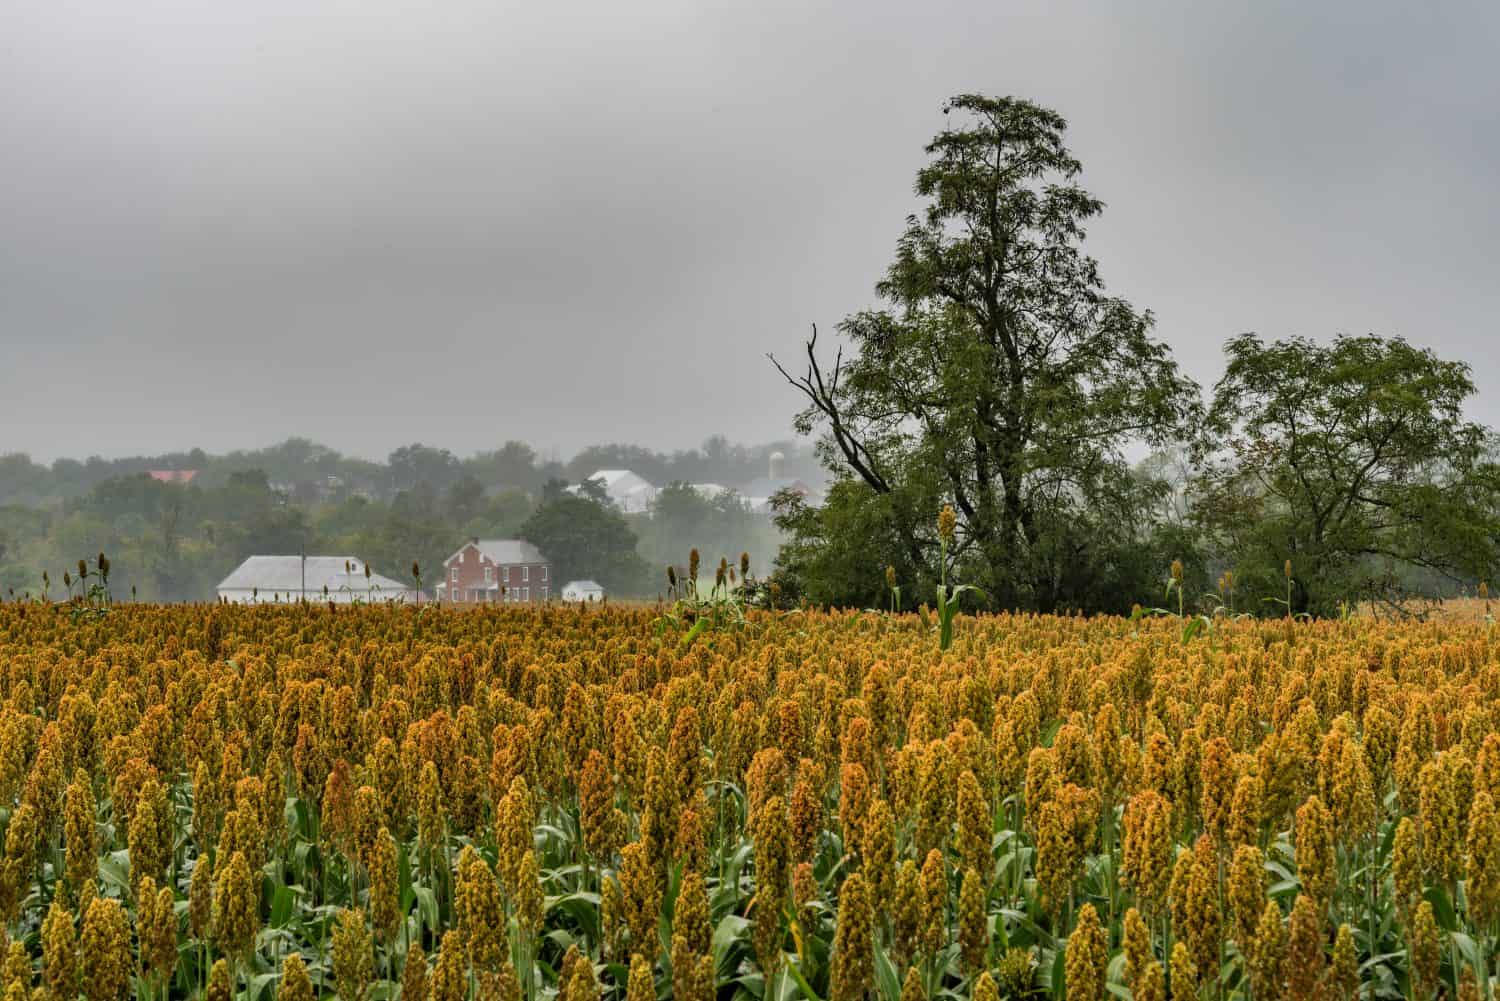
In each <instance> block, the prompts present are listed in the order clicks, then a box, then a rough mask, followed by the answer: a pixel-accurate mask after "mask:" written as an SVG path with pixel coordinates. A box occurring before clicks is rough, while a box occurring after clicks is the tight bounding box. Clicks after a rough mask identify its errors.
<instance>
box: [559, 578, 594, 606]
mask: <svg viewBox="0 0 1500 1001" xmlns="http://www.w3.org/2000/svg"><path fill="white" fill-rule="evenodd" d="M562 599H563V601H603V600H604V587H603V586H602V585H601V584H600V583H599V582H598V581H594V580H570V581H568V583H567V586H566V587H564V588H563V589H562Z"/></svg>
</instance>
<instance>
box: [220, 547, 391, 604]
mask: <svg viewBox="0 0 1500 1001" xmlns="http://www.w3.org/2000/svg"><path fill="white" fill-rule="evenodd" d="M367 570H368V567H367V566H366V564H365V563H364V561H363V560H359V559H356V558H355V557H353V556H306V557H304V556H252V557H250V558H249V559H247V560H246V561H245V562H243V563H241V564H240V565H239V566H238V567H236V568H235V571H234V572H233V573H231V574H230V575H229V576H228V577H225V578H224V579H223V580H222V581H220V582H219V587H218V594H219V597H220V598H222V599H223V600H225V601H227V602H230V603H231V604H235V605H265V604H275V603H277V602H283V603H285V602H295V601H298V600H300V599H301V598H304V597H305V598H306V599H307V600H308V601H332V602H335V603H337V604H340V605H349V604H353V603H354V602H389V601H399V602H408V601H416V600H417V592H416V591H415V590H413V589H412V588H410V587H407V586H406V585H405V584H402V583H401V582H400V581H394V580H391V579H390V578H389V577H382V576H381V575H380V574H378V573H373V572H371V573H368V574H367V573H366V571H367Z"/></svg>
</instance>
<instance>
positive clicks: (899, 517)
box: [777, 94, 1200, 610]
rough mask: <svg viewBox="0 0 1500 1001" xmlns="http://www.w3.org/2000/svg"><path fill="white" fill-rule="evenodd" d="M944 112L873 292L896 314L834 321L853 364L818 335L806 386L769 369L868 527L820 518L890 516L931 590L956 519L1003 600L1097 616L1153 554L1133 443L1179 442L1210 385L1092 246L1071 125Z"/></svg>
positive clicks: (1151, 487)
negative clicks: (1112, 277) (1125, 556)
mask: <svg viewBox="0 0 1500 1001" xmlns="http://www.w3.org/2000/svg"><path fill="white" fill-rule="evenodd" d="M944 113H945V114H946V115H949V116H951V124H950V126H949V127H948V128H946V129H944V130H943V131H942V132H941V133H939V134H938V135H937V136H936V137H935V138H934V139H933V140H932V141H931V142H930V143H929V144H928V145H927V147H926V152H927V155H928V158H929V159H928V163H927V164H926V165H925V166H924V167H923V168H922V169H921V170H920V171H919V172H918V174H917V182H916V191H917V194H918V195H919V196H921V197H922V198H923V199H925V202H926V203H925V206H924V207H923V209H922V211H921V212H920V213H919V214H916V215H913V216H911V217H909V218H908V220H907V224H906V228H905V231H904V233H903V234H902V236H901V237H900V239H899V240H898V241H897V245H896V254H895V260H894V261H893V262H892V264H891V265H890V267H889V268H888V269H887V271H886V274H885V277H884V279H883V280H881V281H880V282H879V284H878V285H877V286H876V291H877V293H878V295H879V297H880V299H881V300H882V301H883V303H884V306H883V308H878V309H873V310H868V311H865V312H860V313H856V314H854V315H853V316H850V317H849V318H847V319H846V320H844V322H843V323H842V324H841V325H840V327H839V330H840V333H841V334H842V335H843V337H844V339H845V340H846V341H847V342H848V345H849V348H850V350H849V352H848V353H847V354H846V353H845V351H844V349H842V348H840V349H839V351H838V352H837V353H836V354H835V356H834V358H833V360H832V361H831V362H829V361H827V360H825V359H823V358H821V357H820V356H819V352H818V344H817V332H816V330H814V334H813V337H812V339H811V340H809V341H808V343H807V345H806V354H807V367H806V369H805V371H804V372H803V373H802V374H800V375H796V376H794V375H792V374H791V373H790V372H788V371H787V370H786V368H785V367H783V366H781V365H780V364H779V363H778V365H777V367H778V369H780V370H781V372H782V374H783V375H784V376H785V377H786V378H787V379H788V381H790V382H791V383H792V384H793V385H794V386H796V387H797V388H798V389H799V390H801V391H802V393H803V394H804V395H805V397H806V399H807V407H806V409H805V410H804V411H803V412H802V414H801V415H800V416H799V418H798V428H799V430H800V431H802V432H803V433H812V432H814V431H818V432H821V435H822V437H821V448H822V454H823V456H824V458H825V461H826V462H827V464H828V465H829V467H830V468H831V469H832V470H833V471H834V472H835V473H836V475H838V476H841V477H843V478H845V479H847V480H849V481H852V482H853V483H855V484H858V485H859V486H858V488H857V489H854V488H848V487H846V488H844V489H841V490H835V491H833V492H832V493H831V494H830V504H831V505H838V504H840V503H843V504H848V505H851V506H853V507H857V509H858V511H859V514H858V515H857V516H853V513H852V512H851V517H847V518H846V517H843V516H842V515H841V514H839V513H838V512H835V511H826V512H825V513H824V516H825V517H827V518H828V519H830V523H831V524H832V523H843V524H860V523H864V522H866V521H867V520H868V519H870V518H872V517H878V519H879V520H881V521H882V523H883V524H885V525H886V526H887V527H888V532H886V533H881V534H882V535H887V534H888V536H889V542H890V546H891V548H890V550H889V551H887V552H884V553H881V554H880V558H881V559H884V560H887V561H888V562H889V563H891V564H893V565H896V566H897V567H898V570H903V571H904V572H905V573H906V574H909V575H911V577H915V578H917V579H926V580H930V579H931V578H932V577H933V576H934V575H935V572H936V567H935V562H936V549H937V547H936V539H935V531H934V528H933V524H932V521H933V517H934V514H935V512H936V511H937V510H938V508H939V507H941V506H942V504H944V503H952V504H953V506H954V507H955V508H956V509H957V511H958V514H959V518H960V525H959V532H958V542H957V544H956V545H955V546H954V547H953V550H952V557H953V559H954V560H955V561H956V562H958V563H960V564H962V565H964V566H965V568H966V574H967V579H969V580H973V581H974V582H976V583H978V584H979V585H980V586H981V587H982V588H984V590H985V592H986V593H987V594H988V595H989V597H990V599H991V600H992V601H993V602H994V603H996V604H998V605H1001V606H1006V607H1023V608H1036V609H1042V610H1051V609H1057V608H1063V607H1089V605H1090V604H1091V602H1092V599H1091V598H1090V596H1089V594H1090V592H1092V591H1094V590H1095V589H1096V588H1097V586H1098V585H1099V584H1101V583H1104V582H1105V581H1106V580H1107V579H1108V578H1109V577H1110V576H1111V575H1113V574H1115V573H1117V572H1118V571H1119V569H1120V565H1119V559H1118V557H1119V555H1120V553H1121V552H1122V551H1124V550H1127V549H1130V548H1132V547H1138V546H1140V545H1142V544H1147V543H1148V542H1149V536H1150V532H1151V526H1150V523H1149V519H1148V518H1147V517H1146V514H1147V512H1148V510H1149V508H1150V506H1151V505H1152V503H1154V497H1155V495H1156V494H1157V493H1159V490H1160V487H1159V485H1158V484H1154V483H1152V482H1150V481H1146V480H1143V479H1142V478H1141V477H1139V476H1136V475H1134V474H1133V473H1132V472H1131V470H1130V468H1129V466H1128V464H1127V463H1126V462H1125V448H1126V445H1127V443H1129V442H1130V441H1132V440H1136V441H1145V442H1148V443H1152V444H1163V443H1167V442H1169V441H1172V440H1174V439H1175V438H1177V437H1178V436H1180V435H1181V434H1182V433H1183V430H1184V428H1186V427H1187V426H1189V425H1190V424H1191V423H1192V422H1193V421H1194V419H1195V418H1196V416H1197V414H1198V413H1199V409H1200V408H1199V404H1198V396H1197V390H1196V387H1195V386H1194V385H1193V384H1192V383H1191V382H1190V381H1189V380H1187V379H1186V378H1185V377H1183V376H1182V375H1181V373H1180V372H1179V371H1178V368H1177V366H1176V364H1175V362H1174V361H1173V360H1172V358H1171V355H1170V352H1169V351H1168V349H1167V348H1166V347H1165V346H1164V345H1163V344H1161V343H1160V342H1158V341H1156V340H1154V339H1152V337H1151V336H1150V330H1151V325H1152V318H1151V315H1150V314H1149V313H1147V312H1142V311H1139V310H1137V309H1136V308H1135V307H1133V306H1132V305H1131V304H1130V303H1129V302H1127V301H1126V300H1124V299H1122V298H1118V297H1115V296H1111V295H1109V294H1107V293H1106V291H1105V287H1104V283H1103V281H1102V279H1101V278H1100V275H1099V269H1098V265H1097V263H1096V262H1095V261H1094V260H1093V259H1092V258H1091V257H1089V256H1087V255H1086V254H1084V253H1083V252H1082V250H1081V247H1080V245H1081V243H1082V241H1083V239H1084V224H1085V222H1086V221H1087V220H1089V219H1090V218H1092V217H1094V216H1096V215H1098V213H1099V212H1100V211H1101V209H1102V207H1103V206H1102V203H1101V202H1100V201H1099V200H1098V199H1097V198H1095V197H1093V196H1092V195H1090V194H1089V193H1088V192H1086V191H1085V190H1084V189H1083V188H1082V187H1080V186H1079V184H1078V175H1079V173H1080V171H1081V169H1082V168H1081V164H1080V163H1079V161H1078V160H1077V159H1076V158H1075V157H1074V156H1073V155H1072V154H1071V153H1070V152H1069V151H1068V149H1067V147H1066V146H1065V145H1064V142H1063V133H1064V131H1065V128H1066V125H1065V122H1064V120H1063V119H1062V117H1061V116H1060V115H1058V114H1057V113H1056V112H1053V111H1051V110H1048V109H1046V108H1043V107H1040V106H1038V105H1036V104H1033V103H1031V102H1029V101H1024V100H1019V99H1016V98H991V97H984V96H979V95H972V94H969V95H962V96H959V97H955V98H953V99H952V100H951V101H949V102H948V104H947V106H946V107H945V108H944ZM802 522H803V523H804V524H803V528H804V529H807V528H808V526H807V525H806V524H805V522H806V518H805V517H804V518H803V519H802ZM789 527H795V526H794V525H793V526H789ZM823 537H824V538H825V540H836V539H842V538H844V534H843V533H842V532H837V531H835V532H825V533H823ZM804 541H807V540H804ZM849 541H850V544H852V545H856V546H860V545H862V544H861V543H859V541H858V539H857V538H854V539H850V540H849ZM795 551H796V550H795V549H794V550H793V552H795ZM803 551H804V552H805V551H806V547H805V546H804V547H803ZM848 555H849V557H850V558H851V559H852V560H855V561H856V562H858V561H860V560H863V561H866V562H868V557H869V556H871V555H874V554H872V553H871V552H870V551H869V548H868V546H863V548H861V549H860V551H858V552H851V553H849V554H848ZM821 558H823V559H825V560H826V559H827V558H828V554H825V555H824V556H823V557H821ZM908 579H910V578H908Z"/></svg>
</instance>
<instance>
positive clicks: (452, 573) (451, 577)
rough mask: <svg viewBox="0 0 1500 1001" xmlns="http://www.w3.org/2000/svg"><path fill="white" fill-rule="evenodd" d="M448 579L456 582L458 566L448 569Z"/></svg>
mask: <svg viewBox="0 0 1500 1001" xmlns="http://www.w3.org/2000/svg"><path fill="white" fill-rule="evenodd" d="M448 579H449V580H451V581H452V582H453V583H455V584H457V583H458V567H454V568H453V569H452V570H449V571H448Z"/></svg>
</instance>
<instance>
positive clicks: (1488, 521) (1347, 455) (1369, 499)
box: [1194, 334, 1500, 614]
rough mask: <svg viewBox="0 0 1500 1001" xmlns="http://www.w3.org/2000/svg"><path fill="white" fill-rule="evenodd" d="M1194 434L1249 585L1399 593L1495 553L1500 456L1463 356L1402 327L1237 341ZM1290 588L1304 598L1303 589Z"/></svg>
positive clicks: (1214, 505) (1207, 520)
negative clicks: (1437, 350) (1428, 344)
mask: <svg viewBox="0 0 1500 1001" xmlns="http://www.w3.org/2000/svg"><path fill="white" fill-rule="evenodd" d="M1225 352H1226V354H1227V355H1228V359H1229V363H1228V366H1227V368H1226V371H1225V373H1224V377H1223V378H1222V379H1220V380H1219V383H1218V385H1217V386H1215V388H1214V398H1213V404H1212V407H1211V408H1210V412H1209V421H1208V425H1207V428H1208V431H1209V432H1210V435H1211V436H1210V437H1209V438H1207V439H1206V440H1205V441H1203V442H1200V444H1199V449H1198V461H1199V467H1200V468H1199V473H1198V477H1197V480H1196V483H1195V497H1194V509H1195V511H1196V517H1197V520H1198V521H1199V522H1200V523H1201V524H1202V525H1203V527H1204V528H1205V529H1206V530H1207V531H1208V532H1210V533H1211V534H1212V537H1213V538H1214V540H1215V541H1216V543H1217V545H1218V546H1219V547H1221V548H1222V549H1223V550H1224V552H1225V555H1226V556H1227V557H1228V558H1229V559H1230V560H1231V561H1232V563H1233V564H1234V566H1235V568H1236V575H1237V576H1238V577H1239V579H1240V580H1241V582H1242V584H1244V585H1254V586H1258V587H1259V588H1260V589H1261V590H1262V592H1263V593H1266V592H1268V593H1270V594H1273V595H1282V594H1285V587H1286V584H1285V581H1284V580H1283V578H1282V573H1283V567H1284V565H1285V561H1287V560H1290V561H1291V565H1292V569H1293V573H1294V575H1295V581H1294V587H1293V591H1294V595H1297V594H1305V605H1306V607H1307V608H1308V609H1309V610H1310V611H1312V612H1315V613H1322V614H1327V613H1331V612H1333V611H1335V610H1336V608H1337V605H1338V603H1339V602H1340V601H1342V600H1349V601H1358V600H1377V601H1387V602H1399V601H1400V600H1402V599H1403V598H1405V597H1407V596H1408V595H1409V592H1410V591H1411V590H1412V589H1411V587H1410V586H1409V583H1410V581H1411V580H1412V576H1411V575H1412V573H1413V572H1414V571H1417V572H1423V573H1426V574H1431V575H1437V576H1438V577H1439V578H1441V579H1446V580H1447V581H1448V582H1449V586H1450V587H1451V586H1453V585H1456V584H1458V583H1461V582H1472V581H1474V580H1476V579H1478V578H1480V577H1483V576H1486V575H1487V574H1488V573H1489V572H1490V571H1491V570H1492V569H1493V567H1494V565H1495V562H1496V556H1497V545H1500V466H1497V465H1496V464H1495V463H1494V461H1493V460H1492V458H1491V456H1490V454H1489V453H1488V451H1487V439H1488V437H1489V432H1488V431H1487V430H1486V429H1485V428H1484V427H1482V426H1480V425H1478V424H1475V423H1473V422H1470V421H1467V420H1465V419H1464V416H1463V404H1464V401H1465V400H1466V399H1467V398H1468V397H1469V396H1471V395H1472V394H1473V393H1474V385H1473V382H1472V381H1471V380H1470V378H1469V367H1468V366H1467V365H1465V364H1463V363H1461V362H1452V361H1445V360H1443V359H1441V358H1439V357H1438V356H1437V355H1436V354H1434V353H1433V352H1432V351H1430V350H1427V349H1424V348H1418V347H1414V346H1413V345H1411V344H1408V343H1407V342H1406V341H1404V340H1402V339H1400V338H1382V337H1376V336H1363V337H1347V336H1346V337H1339V338H1336V339H1335V340H1334V341H1333V343H1331V344H1318V343H1315V342H1313V341H1311V340H1308V339H1306V338H1301V337H1293V338H1289V339H1287V340H1282V341H1275V342H1272V343H1266V342H1265V341H1263V340H1261V339H1260V338H1259V337H1257V336H1256V335H1254V334H1244V335H1241V336H1239V337H1236V338H1234V339H1233V340H1231V341H1230V342H1229V343H1228V344H1227V345H1226V348H1225ZM1294 602H1298V603H1301V602H1300V600H1299V599H1298V598H1297V597H1295V596H1294Z"/></svg>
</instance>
